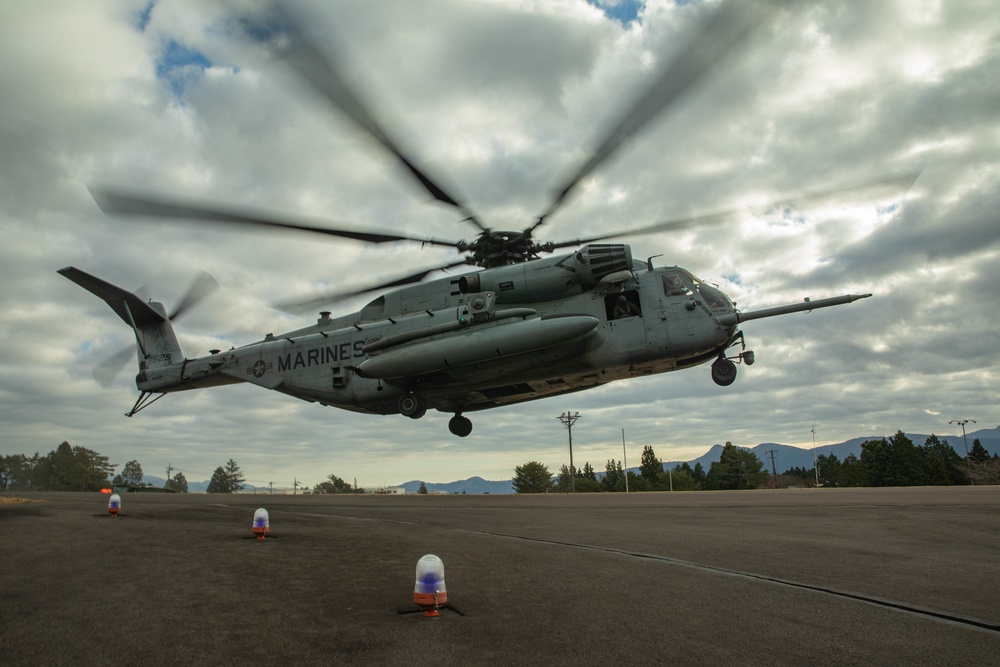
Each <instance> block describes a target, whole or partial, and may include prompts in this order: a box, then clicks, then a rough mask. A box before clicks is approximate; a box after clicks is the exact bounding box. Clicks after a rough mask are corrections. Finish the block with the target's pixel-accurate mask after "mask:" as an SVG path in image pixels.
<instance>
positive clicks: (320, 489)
mask: <svg viewBox="0 0 1000 667" xmlns="http://www.w3.org/2000/svg"><path fill="white" fill-rule="evenodd" d="M313 493H354V487H352V486H351V485H350V484H349V483H348V482H345V481H344V480H342V479H341V478H340V477H337V476H336V475H334V474H333V473H330V474H329V475H328V476H327V478H326V480H325V481H323V482H320V483H319V484H317V485H316V486H314V487H313Z"/></svg>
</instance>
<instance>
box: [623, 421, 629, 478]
mask: <svg viewBox="0 0 1000 667" xmlns="http://www.w3.org/2000/svg"><path fill="white" fill-rule="evenodd" d="M622 463H623V464H624V465H625V469H624V470H622V472H623V473H624V474H625V493H628V455H627V454H626V453H625V429H622Z"/></svg>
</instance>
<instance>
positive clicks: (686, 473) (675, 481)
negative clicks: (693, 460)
mask: <svg viewBox="0 0 1000 667" xmlns="http://www.w3.org/2000/svg"><path fill="white" fill-rule="evenodd" d="M684 466H687V469H685V468H684ZM668 474H669V477H668V479H667V484H668V486H667V488H668V489H670V488H672V489H673V490H674V491H697V490H698V489H700V488H701V485H700V484H698V482H697V481H696V480H695V478H694V474H693V471H692V470H691V466H690V465H688V464H687V463H685V464H683V465H676V466H674V469H673V470H671V471H670V472H669V473H665V474H664V476H666V475H668Z"/></svg>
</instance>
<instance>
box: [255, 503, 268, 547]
mask: <svg viewBox="0 0 1000 667" xmlns="http://www.w3.org/2000/svg"><path fill="white" fill-rule="evenodd" d="M270 532H271V520H270V517H269V516H268V514H267V510H266V509H264V508H263V507H261V508H259V509H258V510H257V511H256V512H254V513H253V534H254V535H256V536H257V539H258V540H262V539H264V536H265V535H267V534H268V533H270Z"/></svg>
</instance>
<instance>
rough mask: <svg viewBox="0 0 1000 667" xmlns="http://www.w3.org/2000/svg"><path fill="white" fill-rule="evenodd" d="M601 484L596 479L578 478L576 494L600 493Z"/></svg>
mask: <svg viewBox="0 0 1000 667" xmlns="http://www.w3.org/2000/svg"><path fill="white" fill-rule="evenodd" d="M602 490H603V489H602V488H601V483H600V482H598V481H597V480H596V479H591V478H589V477H577V478H576V492H577V493H598V492H600V491H602Z"/></svg>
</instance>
